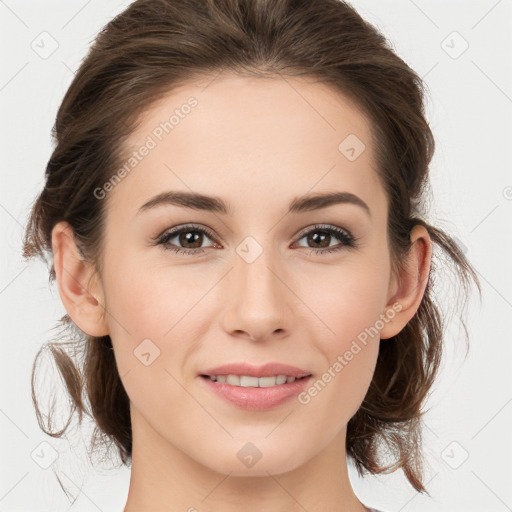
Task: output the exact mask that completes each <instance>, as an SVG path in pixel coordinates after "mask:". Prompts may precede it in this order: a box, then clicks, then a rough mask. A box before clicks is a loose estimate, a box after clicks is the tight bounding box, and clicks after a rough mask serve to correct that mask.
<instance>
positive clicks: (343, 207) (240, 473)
mask: <svg viewBox="0 0 512 512" xmlns="http://www.w3.org/2000/svg"><path fill="white" fill-rule="evenodd" d="M206 85H208V87H206V88H205V86H206ZM190 96H194V97H195V98H196V99H197V100H198V105H197V106H196V107H195V108H194V109H192V111H191V113H190V114H189V115H188V116H184V118H183V119H181V120H180V123H179V124H178V125H177V126H175V128H174V129H173V131H172V132H170V133H169V134H166V135H165V136H164V137H163V138H162V141H161V142H160V143H159V144H158V146H157V147H156V148H154V149H152V150H151V152H150V153H149V154H148V155H147V156H146V157H145V158H144V159H143V160H142V161H141V162H140V163H138V165H137V166H136V168H135V169H134V170H132V171H131V172H130V173H129V174H128V175H127V176H126V177H125V178H124V179H123V180H122V181H121V182H120V183H119V184H118V185H117V186H116V187H115V188H114V189H113V190H112V191H110V192H108V197H107V198H106V199H105V200H108V207H107V214H106V228H105V229H106V231H105V238H104V246H103V249H104V251H103V253H102V254H103V257H102V265H103V268H102V273H101V275H100V274H98V273H95V272H94V265H93V264H92V263H90V262H87V261H83V260H82V259H81V257H80V255H79V253H78V251H77V249H76V246H75V244H74V243H73V238H72V231H71V228H70V227H69V225H67V224H66V223H64V222H61V223H59V224H57V225H56V226H55V228H54V230H53V233H52V243H53V251H54V263H55V271H56V277H57V281H58V286H59V293H60V296H61V298H62V301H63V303H64V305H65V307H66V309H67V311H68V313H69V315H70V316H71V318H72V319H73V321H74V322H75V323H76V324H77V326H78V327H80V329H81V330H83V331H84V332H86V333H87V334H90V335H94V336H102V335H106V334H108V335H110V336H111V339H112V342H113V346H114V352H115V357H116V361H117V366H118V370H119V374H120V375H121V378H122V381H123V384H124V386H125V389H126V391H127V394H128V396H129V398H130V403H131V405H130V407H131V418H132V429H133V459H132V473H131V480H130V488H129V494H128V500H127V503H126V508H125V512H135V511H138V512H142V511H149V510H151V511H152V512H153V511H154V512H158V511H162V512H163V511H176V510H183V511H190V512H192V511H195V510H197V511H200V512H203V511H204V512H220V511H222V512H231V511H234V510H237V511H238V510H240V509H242V510H245V511H246V512H255V511H261V510H265V511H268V512H278V511H279V512H281V511H282V510H288V511H299V510H300V511H303V510H308V511H323V512H325V511H333V512H334V511H336V512H341V511H343V512H363V511H365V510H367V509H366V508H365V507H364V506H363V504H362V503H361V502H360V501H359V499H358V498H357V496H356V495H355V493H354V491H353V490H352V487H351V484H350V480H349V476H348V471H347V465H346V459H345V457H346V452H345V438H346V426H347V423H348V421H349V420H350V418H351V417H352V416H353V415H354V414H355V412H356V411H357V410H358V408H359V406H360V405H361V403H362V401H363V399H364V396H365V394H366V392H367V389H368V387H369V385H370V382H371V379H372V375H373V372H374V369H375V364H376V361H377V355H378V348H379V343H380V339H382V340H383V341H382V343H385V342H386V341H385V340H386V339H388V338H390V337H392V336H394V335H396V334H397V333H398V332H400V331H401V330H402V329H403V328H404V326H405V325H406V324H407V322H408V321H409V320H410V319H411V318H412V317H413V316H414V314H415V313H416V311H417V309H418V307H419V305H420V302H421V299H422V297H423V294H424V291H425V286H426V282H427V277H428V272H429V268H430V260H431V254H432V244H431V240H430V238H429V236H428V233H427V231H426V230H425V229H424V228H423V227H421V226H416V227H415V228H414V229H413V231H412V233H411V240H412V242H413V246H412V249H411V251H410V253H409V257H408V259H407V260H406V265H405V268H406V270H404V271H403V272H402V273H401V274H400V275H395V274H393V273H392V270H391V268H392V267H391V262H390V256H389V246H388V240H387V228H386V219H387V208H388V205H387V198H386V195H385V192H384V188H383V186H382V184H381V182H380V181H379V179H378V177H377V174H376V172H375V169H376V162H375V159H374V154H373V149H372V144H371V137H370V131H369V130H370V129H369V126H370V123H369V122H368V121H367V119H366V118H365V117H364V116H363V115H362V113H361V112H360V111H359V110H358V109H357V107H356V106H355V105H353V104H352V103H351V102H350V101H349V100H348V99H347V98H345V97H343V96H342V95H340V94H339V93H337V92H335V91H334V90H332V89H331V88H329V87H328V86H325V85H323V84H320V83H318V82H315V81H313V80H311V79H309V80H306V79H304V78H301V79H299V78H288V77H287V78H286V80H285V79H284V78H282V77H276V78H275V79H274V78H272V79H268V78H266V79H262V78H245V77H240V76H235V75H226V74H224V75H223V76H221V77H218V78H216V79H215V80H213V81H212V79H211V78H209V79H208V80H204V81H203V82H199V81H198V82H190V83H188V84H187V85H183V86H181V87H180V88H178V89H175V90H173V91H172V92H171V93H169V94H168V95H167V96H166V97H165V98H163V99H162V100H160V101H159V102H158V103H156V104H154V105H153V106H152V107H151V108H150V109H149V110H148V111H147V112H145V113H144V115H143V116H142V118H141V122H140V124H139V125H138V127H137V128H136V130H135V131H134V132H133V134H132V136H131V138H130V140H129V141H128V145H127V150H130V151H131V150H134V149H136V148H138V147H140V146H141V145H142V144H144V141H145V140H146V137H147V136H148V135H149V134H151V133H152V131H153V130H154V129H155V127H156V126H158V125H159V123H161V122H162V121H163V120H165V119H168V117H169V114H168V112H172V111H173V110H174V109H176V108H179V107H180V106H181V105H183V104H185V103H186V101H187V98H189V97H190ZM269 121H270V122H269ZM349 134H356V135H357V137H358V138H359V139H360V140H361V141H363V142H364V144H365V145H366V149H365V150H364V151H363V152H362V153H361V154H360V155H359V157H358V158H357V159H355V160H354V161H350V160H349V159H347V158H346V156H345V155H344V154H342V153H341V152H340V151H339V150H338V146H339V144H340V142H342V141H343V140H344V139H345V137H347V135H349ZM170 190H174V191H178V190H179V191H187V192H190V191H193V192H199V193H202V194H206V195H214V196H218V197H220V198H222V199H223V200H224V201H226V202H227V203H229V205H230V207H231V211H230V212H229V213H228V214H222V213H213V212H209V211H200V210H193V209H190V208H184V207H180V206H175V205H160V206H158V207H156V208H154V209H150V210H147V211H144V212H143V213H138V210H139V208H140V206H141V205H143V204H144V203H146V202H147V201H148V200H149V199H151V198H152V197H154V196H155V195H157V194H159V193H161V192H163V191H170ZM332 191H345V192H351V193H352V194H355V195H357V196H358V197H360V198H361V199H362V200H363V201H364V202H365V203H366V204H367V205H368V206H369V208H370V213H371V216H370V215H368V214H367V213H366V212H365V210H364V209H363V208H361V207H359V206H357V205H354V204H348V203H347V204H336V205H332V206H329V207H327V208H322V209H319V210H316V211H312V212H302V213H288V214H286V211H287V209H288V205H289V203H290V202H291V201H292V200H293V199H294V198H296V197H298V196H302V195H304V194H308V193H309V194H313V193H322V192H332ZM188 223H194V224H197V225H199V226H204V227H206V228H209V229H210V230H211V231H213V233H214V234H215V235H216V236H215V239H212V238H210V237H209V236H208V235H201V234H200V233H197V235H198V236H199V237H201V236H202V237H203V238H202V239H201V238H200V239H199V242H198V245H201V246H202V251H203V252H201V253H199V254H197V255H188V254H177V253H175V252H173V251H171V250H165V249H164V248H163V246H162V245H155V244H154V243H152V239H153V238H155V237H157V236H158V235H160V234H162V233H163V232H164V231H166V230H169V229H170V228H173V227H175V226H184V225H186V224H188ZM317 223H318V224H322V225H323V226H324V225H325V226H338V227H340V228H342V229H345V230H347V231H349V233H350V234H351V235H353V236H354V237H357V238H358V244H359V245H357V246H356V247H350V246H344V247H343V249H342V250H340V251H337V252H331V253H326V254H318V253H315V251H317V252H318V251H319V249H321V248H322V246H320V245H319V244H318V242H317V243H316V244H315V240H314V239H313V240H311V237H309V238H310V239H309V240H308V236H305V235H304V233H307V232H308V231H309V229H313V230H314V225H315V224H317ZM315 233H318V230H316V231H313V235H314V234H315ZM320 234H322V232H321V230H320ZM248 236H251V237H253V238H254V239H255V240H256V241H257V242H258V244H259V245H260V246H261V248H262V251H263V252H262V253H261V254H260V255H259V257H257V258H256V259H255V261H253V262H251V263H248V262H247V261H246V260H244V259H243V258H242V257H240V256H239V254H238V253H237V252H236V249H237V247H238V246H239V245H240V244H241V242H242V241H243V240H244V239H245V238H246V237H248ZM201 240H202V241H201ZM329 240H330V241H329ZM172 243H173V244H174V245H177V246H179V247H181V248H183V247H187V248H193V247H194V245H193V244H191V243H189V245H187V242H186V240H183V238H182V240H181V245H180V238H179V237H176V236H175V237H174V238H173V239H172ZM170 244H171V241H170V242H169V245H170ZM326 244H327V245H330V246H331V247H334V246H340V245H341V246H343V242H342V241H340V240H339V239H338V238H337V237H336V235H331V237H330V239H329V238H328V241H327V242H326ZM251 250H253V249H251ZM393 304H395V305H396V304H399V306H400V308H401V309H400V311H399V312H395V314H394V315H393V318H392V319H389V320H388V321H387V322H386V323H385V325H384V326H383V327H382V329H379V330H380V333H379V334H378V335H376V336H374V337H373V338H371V337H370V338H369V339H368V342H367V344H366V345H362V344H360V345H361V347H362V350H360V351H359V352H358V353H357V355H355V356H354V357H353V358H352V360H351V361H349V362H348V364H346V366H344V368H343V369H342V371H339V372H337V373H336V374H335V377H334V378H332V379H331V381H330V382H329V383H328V384H327V385H326V386H325V387H324V388H323V389H322V390H321V392H319V393H318V394H317V395H316V396H315V397H312V398H311V400H310V401H309V402H308V403H307V404H302V403H300V402H299V401H298V400H297V399H293V400H291V401H289V402H287V403H285V404H283V405H281V406H278V407H276V408H274V409H271V410H267V411H246V410H242V409H239V408H237V407H235V406H233V405H231V404H230V403H227V402H225V401H223V400H222V399H220V398H218V397H217V396H215V395H213V394H212V393H211V392H210V391H209V390H208V389H207V388H206V386H205V385H204V381H202V379H201V377H199V374H200V373H201V370H205V369H207V368H209V367H212V366H217V365H220V364H224V363H227V362H238V361H246V362H252V363H253V364H255V365H259V364H263V363H265V362H268V361H278V362H283V363H287V364H291V365H294V366H297V367H299V368H303V369H306V370H308V371H309V372H310V373H312V374H313V378H314V379H318V378H321V376H322V374H323V373H324V372H326V371H327V370H328V369H329V367H332V365H333V363H334V362H335V361H336V360H337V358H338V356H340V355H343V354H344V353H345V352H346V351H347V350H348V349H349V348H350V346H351V343H352V342H353V340H355V339H356V338H357V336H358V334H360V333H361V332H362V331H364V329H365V328H369V327H370V326H373V325H374V324H375V322H376V320H378V319H379V315H381V314H384V315H388V316H386V318H389V316H390V315H389V311H390V309H391V308H392V306H393ZM380 318H382V317H380ZM147 338H149V339H150V340H151V342H152V343H154V345H155V346H157V347H158V349H159V350H160V355H159V357H157V358H156V359H155V360H154V361H153V362H152V363H151V364H150V365H148V366H146V365H144V364H143V363H142V362H141V361H140V360H139V359H138V358H137V357H135V355H134V350H136V348H137V347H138V346H139V344H140V343H141V342H142V340H144V339H147ZM388 342H392V340H389V341H388ZM151 346H153V345H151ZM247 442H251V443H253V444H254V445H255V446H256V447H257V449H258V450H259V452H260V453H261V459H260V460H259V461H258V462H257V463H256V464H254V465H253V466H252V467H246V465H244V464H243V463H242V462H241V461H240V460H239V458H238V457H237V453H238V452H239V450H240V449H241V448H242V447H243V446H244V445H246V443H247Z"/></svg>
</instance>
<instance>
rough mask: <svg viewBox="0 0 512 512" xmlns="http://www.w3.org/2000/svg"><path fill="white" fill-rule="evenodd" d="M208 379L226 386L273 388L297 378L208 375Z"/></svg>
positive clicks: (284, 376) (283, 376)
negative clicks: (223, 383)
mask: <svg viewBox="0 0 512 512" xmlns="http://www.w3.org/2000/svg"><path fill="white" fill-rule="evenodd" d="M208 378H209V379H211V380H213V381H216V382H225V383H226V384H231V385H232V386H240V387H243V388H249V387H254V388H257V387H259V388H269V387H271V386H276V385H279V384H285V383H289V382H294V381H295V377H287V376H286V375H276V376H273V377H252V376H250V375H208Z"/></svg>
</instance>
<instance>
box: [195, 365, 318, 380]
mask: <svg viewBox="0 0 512 512" xmlns="http://www.w3.org/2000/svg"><path fill="white" fill-rule="evenodd" d="M201 375H248V376H251V377H272V376H273V375H286V376H287V377H295V378H300V377H307V376H308V375H311V372H308V371H307V370H301V369H300V368H297V367H295V366H290V365H287V364H281V363H267V364H265V365H263V366H253V365H250V364H248V363H230V364H224V365H222V366H217V367H216V368H210V369H209V370H205V371H204V372H201Z"/></svg>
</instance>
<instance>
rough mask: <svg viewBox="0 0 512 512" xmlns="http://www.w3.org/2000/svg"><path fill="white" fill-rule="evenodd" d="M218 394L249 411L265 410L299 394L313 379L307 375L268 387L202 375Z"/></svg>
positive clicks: (202, 378)
mask: <svg viewBox="0 0 512 512" xmlns="http://www.w3.org/2000/svg"><path fill="white" fill-rule="evenodd" d="M200 379H201V380H203V381H204V382H205V384H206V385H207V386H208V388H209V389H211V390H212V391H213V392H214V393H215V394H216V395H217V396H220V397H221V398H223V399H224V400H227V401H228V402H230V403H231V404H233V405H235V406H237V407H240V408H241V409H246V410H249V411H265V410H268V409H272V408H274V407H277V406H279V405H281V404H284V403H285V402H287V401H288V400H291V399H292V398H293V397H295V396H297V395H298V394H299V393H300V392H301V391H303V390H304V388H305V387H306V386H307V384H308V382H309V381H310V379H311V375H310V376H309V377H305V378H303V379H300V380H295V381H293V382H287V383H285V384H277V385H275V386H270V387H268V388H256V387H248V388H244V387H242V386H232V385H231V384H226V383H224V382H215V381H213V380H211V379H210V378H208V377H200Z"/></svg>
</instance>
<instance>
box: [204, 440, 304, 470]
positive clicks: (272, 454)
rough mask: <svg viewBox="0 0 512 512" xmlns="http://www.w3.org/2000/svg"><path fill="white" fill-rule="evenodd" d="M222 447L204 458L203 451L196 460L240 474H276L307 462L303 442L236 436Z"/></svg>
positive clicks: (205, 464) (214, 468) (212, 467)
mask: <svg viewBox="0 0 512 512" xmlns="http://www.w3.org/2000/svg"><path fill="white" fill-rule="evenodd" d="M231 447H233V448H231ZM221 449H222V451H217V450H216V451H215V453H212V454H211V456H209V457H208V459H207V460H203V459H204V453H203V454H201V455H202V456H201V458H200V459H201V460H198V462H200V463H201V464H203V465H204V466H207V467H209V468H210V469H212V470H213V471H216V472H217V473H221V474H225V475H227V474H229V475H230V476H242V477H248V476H267V477H268V476H269V474H271V475H279V474H281V473H286V472H289V471H292V470H294V469H296V468H297V467H299V466H301V465H302V464H304V463H305V462H306V460H305V458H304V456H305V453H304V451H303V445H302V446H301V445H297V446H289V447H286V446H283V444H274V443H271V442H270V441H269V440H268V439H261V440H256V441H254V442H251V441H240V440H235V441H233V442H232V443H229V446H226V445H225V446H223V447H222V448H221ZM212 461H215V462H213V463H212Z"/></svg>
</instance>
